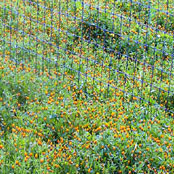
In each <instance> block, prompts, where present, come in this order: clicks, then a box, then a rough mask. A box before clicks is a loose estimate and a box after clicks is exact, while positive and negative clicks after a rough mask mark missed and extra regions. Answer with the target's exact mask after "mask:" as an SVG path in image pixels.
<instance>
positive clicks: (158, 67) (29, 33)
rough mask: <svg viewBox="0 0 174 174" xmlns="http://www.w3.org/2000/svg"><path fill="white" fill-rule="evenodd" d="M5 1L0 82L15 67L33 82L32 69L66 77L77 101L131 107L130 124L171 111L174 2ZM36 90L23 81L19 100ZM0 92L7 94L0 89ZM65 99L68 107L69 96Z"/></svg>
mask: <svg viewBox="0 0 174 174" xmlns="http://www.w3.org/2000/svg"><path fill="white" fill-rule="evenodd" d="M0 6H1V8H0V11H1V12H0V19H1V26H0V35H1V37H0V56H1V57H0V61H1V62H0V67H1V69H0V70H1V74H0V75H1V77H0V80H2V79H1V78H3V77H4V76H6V75H8V74H10V73H13V77H12V78H14V80H16V81H17V80H18V77H17V76H16V74H18V72H21V71H22V74H29V75H28V76H27V78H28V81H30V80H31V79H32V75H31V74H30V72H34V74H35V75H36V76H38V77H40V76H43V77H44V78H43V81H42V82H44V80H45V82H44V83H47V82H46V78H47V77H48V78H49V79H52V81H53V82H54V83H56V84H57V83H58V85H56V86H59V84H60V83H62V82H64V83H65V85H64V86H62V88H64V89H66V91H73V92H75V93H76V94H72V98H73V102H74V104H76V103H77V102H78V100H81V99H84V100H87V102H88V104H89V105H92V103H96V106H95V108H97V105H98V103H100V105H101V106H103V105H104V106H105V104H108V107H106V110H105V111H104V114H106V113H110V114H111V115H112V113H115V114H116V116H117V117H118V118H120V115H122V114H126V113H131V114H132V115H133V117H131V116H130V118H129V121H130V123H131V124H132V122H131V121H132V120H134V119H135V118H136V116H137V115H141V118H142V119H146V117H147V115H149V116H150V117H152V118H154V119H155V118H156V117H157V115H158V117H159V120H160V116H164V117H166V118H167V117H173V116H174V79H173V77H174V68H173V63H174V13H173V12H174V1H172V0H64V1H63V0H62V1H61V0H16V1H15V0H3V1H1V2H0ZM5 65H7V66H8V68H9V70H8V71H7V72H6V71H4V66H5ZM45 77H46V78H45ZM31 81H32V80H31ZM0 83H1V82H0ZM21 83H22V82H21ZM28 83H29V82H28ZM33 83H34V82H33ZM22 84H23V83H22ZM0 85H2V84H0ZM6 85H8V84H6ZM23 85H26V84H23ZM26 86H27V85H26ZM17 88H18V87H15V90H16V89H17ZM29 88H30V86H29V87H27V89H29ZM57 88H58V87H56V89H55V91H56V90H57ZM32 90H36V89H35V88H31V89H29V91H27V92H26V91H25V89H23V87H22V86H21V87H20V88H19V91H20V92H21V93H22V91H23V92H24V93H25V94H24V96H21V97H20V98H18V104H22V105H24V101H25V102H26V96H27V95H28V94H29V93H30V92H32ZM44 90H45V89H44ZM46 90H47V89H46ZM49 90H50V91H51V89H48V91H49ZM0 94H1V95H2V96H4V97H6V98H8V94H5V92H4V91H3V90H1V87H0ZM61 95H63V94H62V93H61ZM50 96H51V94H50ZM22 97H23V98H22ZM19 100H20V101H21V103H20V101H19ZM33 101H34V99H33ZM39 102H40V103H42V101H39ZM48 102H49V101H48ZM50 102H53V101H50ZM63 103H64V104H63V105H61V106H62V107H61V108H64V109H65V110H67V108H66V107H65V106H64V105H69V99H68V96H67V98H66V97H65V100H64V101H63ZM13 109H14V108H13ZM96 110H97V109H96ZM96 112H97V111H96ZM101 112H103V111H101ZM70 113H72V112H70ZM148 118H149V117H148ZM108 119H109V118H108ZM126 119H128V118H126ZM106 127H107V126H106ZM54 135H55V134H54ZM56 136H58V135H57V133H56ZM56 141H57V139H56ZM170 170H171V168H169V171H170ZM125 172H126V169H125Z"/></svg>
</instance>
